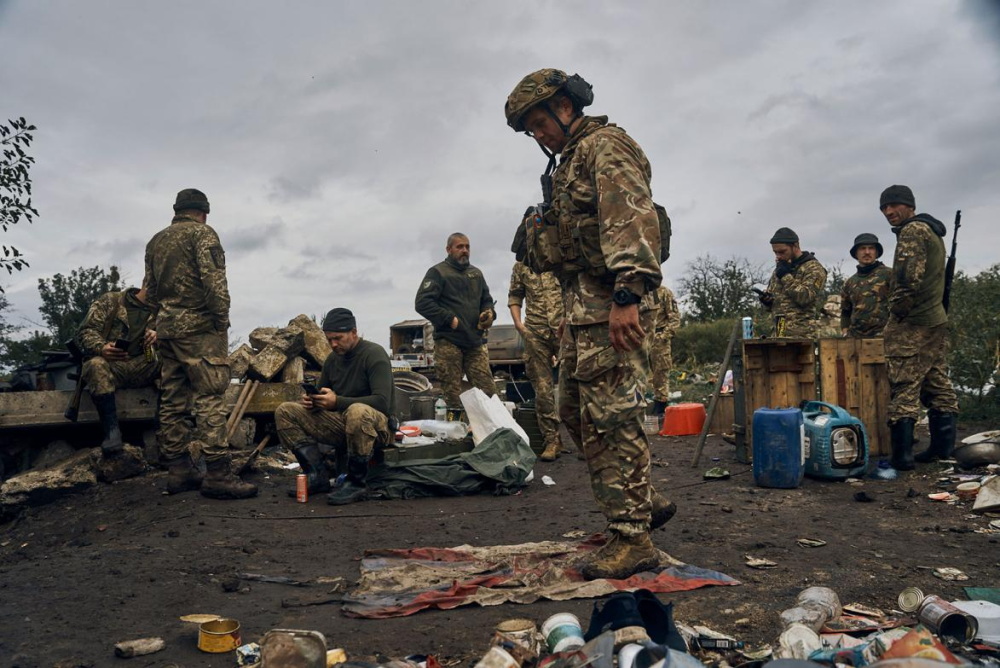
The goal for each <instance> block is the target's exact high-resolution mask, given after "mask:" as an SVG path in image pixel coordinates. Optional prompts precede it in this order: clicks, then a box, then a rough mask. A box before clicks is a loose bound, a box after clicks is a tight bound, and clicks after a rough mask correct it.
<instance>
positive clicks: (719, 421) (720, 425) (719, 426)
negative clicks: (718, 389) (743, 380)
mask: <svg viewBox="0 0 1000 668" xmlns="http://www.w3.org/2000/svg"><path fill="white" fill-rule="evenodd" d="M735 408H736V402H735V401H734V400H733V395H732V394H720V395H719V400H718V401H717V402H716V404H715V414H714V415H712V421H711V422H710V423H709V425H708V431H709V432H710V433H712V434H732V433H733V423H734V422H735V420H736V417H735V415H734V413H735Z"/></svg>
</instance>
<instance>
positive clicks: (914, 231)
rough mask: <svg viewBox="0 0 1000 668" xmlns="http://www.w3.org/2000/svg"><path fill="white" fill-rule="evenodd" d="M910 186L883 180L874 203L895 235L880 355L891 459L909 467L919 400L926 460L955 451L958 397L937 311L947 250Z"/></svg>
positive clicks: (938, 226)
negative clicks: (926, 431)
mask: <svg viewBox="0 0 1000 668" xmlns="http://www.w3.org/2000/svg"><path fill="white" fill-rule="evenodd" d="M916 206H917V205H916V200H915V199H914V197H913V191H912V190H910V189H909V188H908V187H906V186H901V185H894V186H889V187H888V188H886V189H885V190H884V191H883V192H882V196H881V197H880V199H879V208H880V209H881V211H882V214H883V215H884V216H885V218H886V220H887V221H889V224H890V225H891V226H892V231H893V233H894V234H895V235H896V254H895V257H894V258H893V262H892V292H891V293H890V295H889V321H888V322H887V323H886V326H885V330H884V332H883V337H884V338H885V358H886V365H887V367H888V372H889V394H890V399H889V429H890V433H891V435H892V465H893V466H894V467H895V468H897V469H899V470H901V471H909V470H912V469H913V468H914V456H913V427H914V425H915V424H916V421H917V419H918V418H919V417H920V404H921V403H923V404H924V405H925V406H926V407H927V408H928V411H927V418H928V422H929V426H930V436H931V444H930V447H928V448H927V450H925V451H923V452H921V453H920V454H918V455H917V456H916V461H919V462H930V461H934V460H935V459H938V458H942V459H945V458H948V457H951V455H952V452H953V451H954V449H955V420H956V418H957V417H958V399H957V397H956V396H955V390H954V389H953V388H952V386H951V379H950V378H949V377H948V364H947V361H946V359H945V356H946V354H947V348H948V313H947V312H946V311H945V309H944V304H943V303H942V298H943V297H944V282H945V265H946V262H947V254H946V252H945V248H944V241H943V237H944V235H945V234H946V229H945V226H944V223H942V222H941V221H940V220H938V219H937V218H935V217H933V216H931V215H930V214H926V213H920V214H918V213H916Z"/></svg>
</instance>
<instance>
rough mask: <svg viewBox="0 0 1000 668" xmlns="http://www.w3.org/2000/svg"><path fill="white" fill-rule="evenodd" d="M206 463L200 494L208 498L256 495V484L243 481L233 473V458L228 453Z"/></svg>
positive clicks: (240, 497) (246, 497)
mask: <svg viewBox="0 0 1000 668" xmlns="http://www.w3.org/2000/svg"><path fill="white" fill-rule="evenodd" d="M206 465H207V466H208V475H206V476H205V479H204V480H203V481H202V483H201V495H202V496H207V497H208V498H210V499H249V498H250V497H252V496H257V485H254V484H253V483H249V482H243V481H242V480H240V478H239V477H238V476H237V475H236V474H234V473H233V460H232V458H230V457H229V455H226V456H225V457H223V458H222V459H216V460H215V461H212V462H207V464H206Z"/></svg>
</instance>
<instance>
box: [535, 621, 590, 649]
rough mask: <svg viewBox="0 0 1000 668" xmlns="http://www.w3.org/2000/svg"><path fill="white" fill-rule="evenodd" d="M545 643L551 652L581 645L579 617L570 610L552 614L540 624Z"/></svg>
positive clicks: (581, 632) (581, 635)
mask: <svg viewBox="0 0 1000 668" xmlns="http://www.w3.org/2000/svg"><path fill="white" fill-rule="evenodd" d="M542 635H543V636H544V637H545V644H546V645H548V647H549V651H550V652H552V653H553V654H555V653H557V652H568V651H571V650H574V649H579V648H581V647H583V645H584V641H583V628H582V627H581V626H580V620H579V618H578V617H577V616H576V615H574V614H573V613H571V612H560V613H558V614H555V615H552V616H551V617H549V618H548V619H546V620H545V623H544V624H542Z"/></svg>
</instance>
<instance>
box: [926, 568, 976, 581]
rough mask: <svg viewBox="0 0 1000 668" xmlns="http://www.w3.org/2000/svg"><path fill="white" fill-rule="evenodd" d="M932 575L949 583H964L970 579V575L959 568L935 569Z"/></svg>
mask: <svg viewBox="0 0 1000 668" xmlns="http://www.w3.org/2000/svg"><path fill="white" fill-rule="evenodd" d="M932 573H933V574H934V577H936V578H941V579H942V580H946V581H948V582H964V581H966V580H968V579H969V576H968V575H966V574H965V573H963V572H962V571H960V570H958V569H957V568H935V569H934V570H933V571H932Z"/></svg>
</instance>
